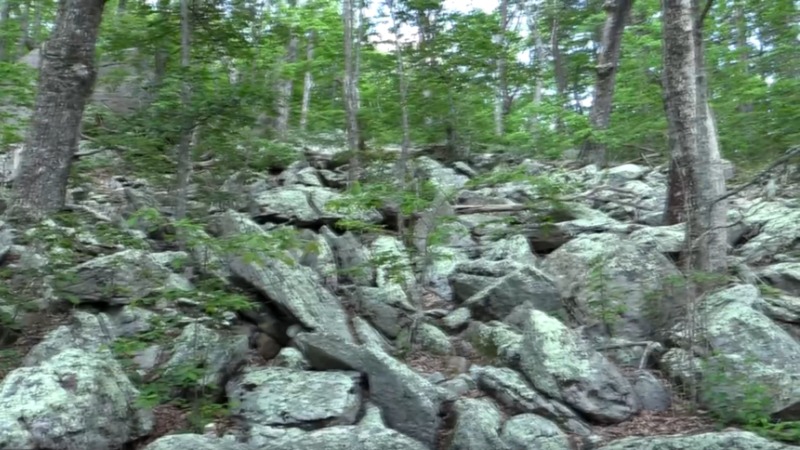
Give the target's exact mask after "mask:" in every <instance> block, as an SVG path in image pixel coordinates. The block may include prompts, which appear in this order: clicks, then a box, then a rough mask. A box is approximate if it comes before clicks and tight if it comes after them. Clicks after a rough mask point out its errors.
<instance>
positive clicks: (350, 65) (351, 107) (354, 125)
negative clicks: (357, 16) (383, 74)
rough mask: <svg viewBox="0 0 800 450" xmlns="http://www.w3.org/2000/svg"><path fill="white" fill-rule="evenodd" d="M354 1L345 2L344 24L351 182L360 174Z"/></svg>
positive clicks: (345, 98)
mask: <svg viewBox="0 0 800 450" xmlns="http://www.w3.org/2000/svg"><path fill="white" fill-rule="evenodd" d="M353 1H354V0H344V1H343V5H342V7H343V14H342V21H343V22H344V83H343V84H344V86H343V88H344V109H345V116H346V122H347V123H346V125H347V148H348V150H349V151H350V173H349V178H350V182H353V181H355V180H356V178H357V174H358V166H359V161H358V142H359V139H358V132H359V129H358V84H357V83H358V82H357V80H356V75H357V74H356V70H357V65H356V52H355V48H354V41H355V39H354V37H355V36H354V35H355V20H354V17H353V16H354V6H355V5H354V4H353Z"/></svg>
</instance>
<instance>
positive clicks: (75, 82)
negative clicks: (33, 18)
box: [8, 0, 105, 222]
mask: <svg viewBox="0 0 800 450" xmlns="http://www.w3.org/2000/svg"><path fill="white" fill-rule="evenodd" d="M104 6H105V1H104V0H61V1H60V2H59V5H58V12H57V14H56V21H55V26H54V28H53V31H52V34H51V36H50V40H49V42H48V43H47V46H46V48H45V49H44V51H43V52H42V66H41V70H40V71H39V80H38V91H37V94H36V104H35V107H34V113H33V115H32V118H31V123H30V128H29V129H28V135H27V137H26V140H25V151H24V152H23V154H22V159H21V161H20V172H19V176H18V178H17V180H16V181H15V182H14V192H13V199H12V205H11V208H10V209H9V211H8V215H9V218H12V219H14V220H18V221H23V222H35V221H39V220H41V219H43V218H45V217H46V216H47V215H49V214H52V213H55V212H57V211H59V210H61V209H62V208H63V207H64V203H65V201H66V194H67V183H68V181H69V174H70V168H71V167H72V158H73V156H74V155H75V152H76V151H77V149H78V141H79V139H80V127H81V119H82V118H83V110H84V108H85V106H86V102H87V100H88V99H89V97H90V96H91V94H92V90H93V88H94V83H95V80H96V78H97V69H96V67H95V44H96V42H97V34H98V32H99V29H100V22H101V21H102V18H103V8H104Z"/></svg>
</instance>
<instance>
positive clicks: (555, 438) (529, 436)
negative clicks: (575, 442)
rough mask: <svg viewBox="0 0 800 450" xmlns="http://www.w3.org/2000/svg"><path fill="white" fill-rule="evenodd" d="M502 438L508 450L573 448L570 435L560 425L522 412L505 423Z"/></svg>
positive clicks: (565, 449) (561, 449) (569, 449)
mask: <svg viewBox="0 0 800 450" xmlns="http://www.w3.org/2000/svg"><path fill="white" fill-rule="evenodd" d="M500 438H501V439H502V440H503V442H504V443H505V446H506V447H505V448H507V449H508V450H572V448H573V446H572V443H571V442H570V439H569V437H568V436H567V435H566V434H564V432H563V431H561V429H559V428H558V425H556V424H554V423H553V422H551V421H549V420H547V419H545V418H544V417H540V416H537V415H536V414H520V415H518V416H514V417H512V418H510V419H508V420H506V422H505V423H504V424H503V429H502V430H501V432H500Z"/></svg>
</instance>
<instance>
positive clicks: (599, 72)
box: [579, 0, 633, 167]
mask: <svg viewBox="0 0 800 450" xmlns="http://www.w3.org/2000/svg"><path fill="white" fill-rule="evenodd" d="M632 6H633V0H606V2H605V3H604V4H603V9H605V12H606V22H605V25H604V26H603V37H602V39H601V43H600V51H599V52H598V56H597V67H595V83H594V101H593V102H592V111H591V113H590V114H589V124H590V125H591V127H592V130H593V131H597V132H602V131H605V130H606V129H608V126H609V124H610V122H611V108H612V106H613V103H614V88H615V85H616V78H617V67H618V66H619V58H620V53H621V49H622V34H623V32H624V31H625V21H626V20H627V18H628V15H629V14H630V11H631V7H632ZM606 153H607V149H606V145H605V144H604V143H602V142H599V141H597V140H596V139H593V138H591V137H590V138H589V139H587V140H586V141H585V142H584V143H583V147H582V148H581V153H580V156H579V159H580V161H581V162H582V163H583V164H595V165H597V166H598V167H604V166H605V165H606V159H607V157H606Z"/></svg>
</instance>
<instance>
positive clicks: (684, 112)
mask: <svg viewBox="0 0 800 450" xmlns="http://www.w3.org/2000/svg"><path fill="white" fill-rule="evenodd" d="M696 6H697V5H696V0H664V1H663V3H662V13H663V26H664V95H665V107H666V111H667V120H668V121H669V124H670V134H671V136H670V143H671V144H672V145H673V148H672V149H671V152H672V157H673V161H672V164H671V166H670V170H671V172H673V173H671V174H670V182H671V183H679V184H680V186H670V190H671V191H672V195H674V193H675V191H676V190H677V191H679V192H680V194H681V195H680V197H677V198H678V199H681V200H683V208H684V215H685V218H686V226H687V232H686V247H685V249H684V261H685V264H686V267H687V268H688V269H691V270H697V271H702V272H708V273H724V271H725V270H726V269H727V266H726V255H727V233H726V230H727V229H726V226H725V225H726V209H725V203H724V202H717V201H716V200H717V199H718V198H719V197H720V196H721V195H722V194H724V192H725V181H724V177H723V173H722V164H721V161H720V156H719V144H718V143H717V137H716V126H715V125H714V120H713V116H712V114H711V110H710V108H709V106H708V101H707V94H706V92H707V91H706V89H707V84H706V78H705V77H706V75H705V68H704V65H705V64H704V63H703V45H702V32H701V30H700V26H701V21H700V20H699V19H698V14H697V12H698V10H697V7H696ZM681 197H682V198H681Z"/></svg>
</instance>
